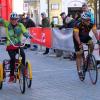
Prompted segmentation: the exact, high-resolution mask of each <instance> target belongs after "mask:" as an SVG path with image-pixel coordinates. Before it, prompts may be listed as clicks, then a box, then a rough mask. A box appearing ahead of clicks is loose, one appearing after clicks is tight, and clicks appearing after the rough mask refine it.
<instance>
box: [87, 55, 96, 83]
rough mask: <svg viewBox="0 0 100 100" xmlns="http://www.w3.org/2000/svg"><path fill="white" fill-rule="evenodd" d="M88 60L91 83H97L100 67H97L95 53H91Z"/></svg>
mask: <svg viewBox="0 0 100 100" xmlns="http://www.w3.org/2000/svg"><path fill="white" fill-rule="evenodd" d="M87 61H88V62H87V64H88V72H89V77H90V80H91V83H92V84H93V85H95V84H96V83H97V79H98V69H97V64H96V60H95V57H94V56H93V55H89V56H88V60H87Z"/></svg>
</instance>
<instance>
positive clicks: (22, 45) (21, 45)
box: [9, 38, 29, 48]
mask: <svg viewBox="0 0 100 100" xmlns="http://www.w3.org/2000/svg"><path fill="white" fill-rule="evenodd" d="M28 39H29V38H27V39H25V42H24V43H23V44H20V45H19V44H18V45H15V44H14V43H13V42H12V41H11V39H9V41H10V42H11V44H12V45H13V46H14V47H18V48H19V47H24V46H25V43H26V41H27V40H28Z"/></svg>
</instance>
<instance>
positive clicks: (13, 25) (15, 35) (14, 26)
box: [0, 12, 30, 82]
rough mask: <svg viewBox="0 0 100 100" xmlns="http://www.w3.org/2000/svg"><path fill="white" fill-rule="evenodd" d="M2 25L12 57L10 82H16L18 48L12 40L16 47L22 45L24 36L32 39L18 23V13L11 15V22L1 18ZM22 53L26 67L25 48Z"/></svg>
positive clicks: (21, 50) (21, 49)
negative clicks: (15, 70)
mask: <svg viewBox="0 0 100 100" xmlns="http://www.w3.org/2000/svg"><path fill="white" fill-rule="evenodd" d="M0 23H2V25H3V26H4V27H5V28H6V34H7V48H6V50H7V51H8V54H9V56H10V70H11V71H10V78H9V82H12V81H13V80H14V66H15V60H16V58H15V56H16V54H17V53H18V48H17V47H14V46H13V45H12V43H11V42H10V40H11V41H12V42H13V44H14V45H20V44H21V40H22V35H24V36H25V37H26V38H28V37H30V36H29V34H28V32H27V30H26V28H25V27H24V25H23V24H22V23H19V22H18V15H17V13H14V12H13V13H11V15H10V21H6V20H4V19H2V18H0ZM20 53H21V56H22V63H23V65H25V53H24V50H23V48H20Z"/></svg>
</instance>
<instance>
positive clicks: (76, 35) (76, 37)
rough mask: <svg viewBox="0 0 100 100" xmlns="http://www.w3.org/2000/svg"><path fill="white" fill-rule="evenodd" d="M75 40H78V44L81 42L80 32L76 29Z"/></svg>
mask: <svg viewBox="0 0 100 100" xmlns="http://www.w3.org/2000/svg"><path fill="white" fill-rule="evenodd" d="M73 35H74V37H75V40H76V41H77V42H78V44H79V45H80V44H81V41H80V38H79V32H76V31H74V33H73Z"/></svg>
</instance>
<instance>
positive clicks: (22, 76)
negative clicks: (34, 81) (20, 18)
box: [18, 65, 25, 94]
mask: <svg viewBox="0 0 100 100" xmlns="http://www.w3.org/2000/svg"><path fill="white" fill-rule="evenodd" d="M24 69H25V68H24V66H23V65H20V66H19V71H18V74H19V86H20V90H21V93H22V94H24V93H25V74H24Z"/></svg>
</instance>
